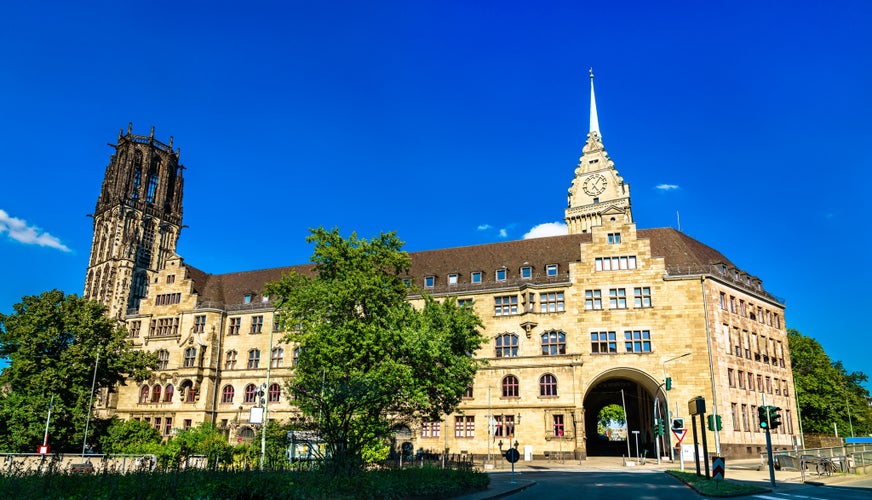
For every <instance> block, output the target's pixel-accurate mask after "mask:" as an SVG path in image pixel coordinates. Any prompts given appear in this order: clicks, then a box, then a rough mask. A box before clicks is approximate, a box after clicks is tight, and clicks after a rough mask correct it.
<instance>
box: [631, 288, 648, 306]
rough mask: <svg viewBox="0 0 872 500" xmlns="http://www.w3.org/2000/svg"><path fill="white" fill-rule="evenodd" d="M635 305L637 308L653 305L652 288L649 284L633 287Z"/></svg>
mask: <svg viewBox="0 0 872 500" xmlns="http://www.w3.org/2000/svg"><path fill="white" fill-rule="evenodd" d="M633 305H634V307H635V308H636V309H640V308H643V307H651V288H650V287H647V286H642V287H638V286H637V287H635V288H633Z"/></svg>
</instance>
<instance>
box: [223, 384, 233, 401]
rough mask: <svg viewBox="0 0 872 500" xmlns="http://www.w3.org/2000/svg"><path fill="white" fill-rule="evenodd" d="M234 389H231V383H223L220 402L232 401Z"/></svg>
mask: <svg viewBox="0 0 872 500" xmlns="http://www.w3.org/2000/svg"><path fill="white" fill-rule="evenodd" d="M235 393H236V391H235V390H234V389H233V386H232V385H229V384H228V385H225V386H224V389H222V390H221V402H222V403H232V402H233V395H234V394H235Z"/></svg>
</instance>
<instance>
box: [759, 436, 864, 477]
mask: <svg viewBox="0 0 872 500" xmlns="http://www.w3.org/2000/svg"><path fill="white" fill-rule="evenodd" d="M772 459H773V462H774V465H775V468H776V469H788V470H797V471H800V472H801V473H802V480H803V481H805V476H806V474H815V475H817V476H822V475H831V474H848V473H856V472H863V473H865V472H866V468H867V467H869V466H872V444H848V445H845V446H835V447H829V448H808V449H804V450H796V451H794V452H792V453H791V452H788V451H782V452H777V453H775V454H774V455H773V457H772ZM767 460H768V459H767V456H766V454H761V462H762V463H763V465H764V466H765V465H767Z"/></svg>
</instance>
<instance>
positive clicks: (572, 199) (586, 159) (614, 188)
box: [565, 69, 633, 234]
mask: <svg viewBox="0 0 872 500" xmlns="http://www.w3.org/2000/svg"><path fill="white" fill-rule="evenodd" d="M568 198H569V199H568V203H567V208H566V212H565V220H566V225H567V226H568V228H569V233H570V234H577V233H588V232H590V229H591V227H593V226H600V225H602V223H603V219H608V220H615V221H621V222H626V223H632V222H633V213H632V211H631V210H630V185H629V184H627V183H626V182H624V179H623V177H621V176H620V174H618V171H617V169H615V162H613V161H612V159H611V158H609V154H608V152H606V148H605V146H604V145H603V140H602V136H601V135H600V130H599V117H598V116H597V111H596V98H595V96H594V91H593V70H592V69H591V71H590V132H588V134H587V142H586V143H585V145H584V148H583V149H582V154H581V158H579V159H578V167H576V169H575V178H574V179H573V180H572V185H571V186H570V187H569V196H568Z"/></svg>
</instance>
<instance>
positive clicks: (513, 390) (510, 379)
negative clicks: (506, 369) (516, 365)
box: [503, 375, 518, 398]
mask: <svg viewBox="0 0 872 500" xmlns="http://www.w3.org/2000/svg"><path fill="white" fill-rule="evenodd" d="M503 397H504V398H516V397H518V377H516V376H514V375H506V376H505V377H503Z"/></svg>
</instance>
